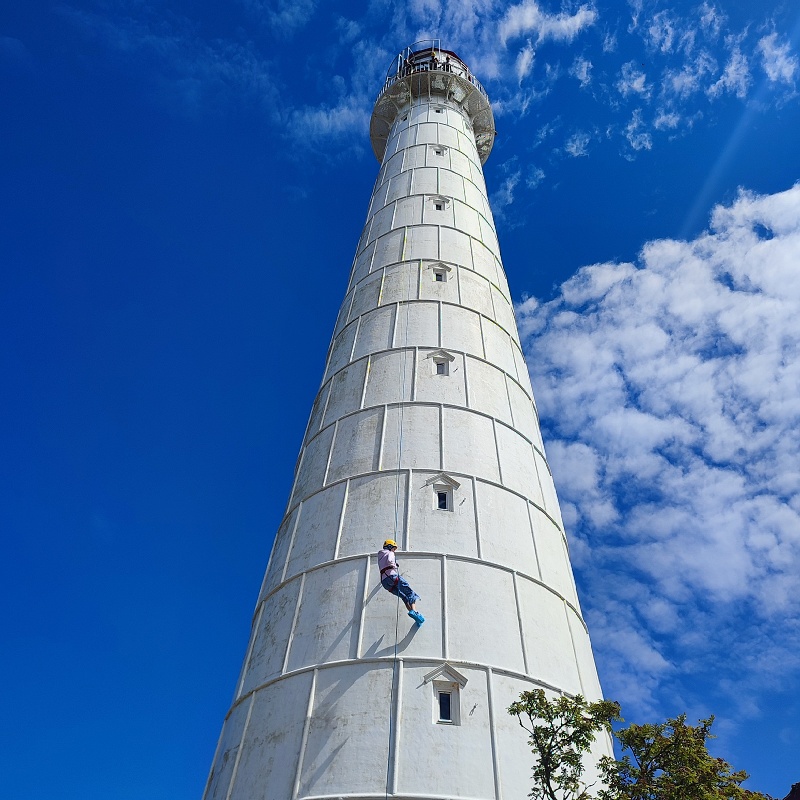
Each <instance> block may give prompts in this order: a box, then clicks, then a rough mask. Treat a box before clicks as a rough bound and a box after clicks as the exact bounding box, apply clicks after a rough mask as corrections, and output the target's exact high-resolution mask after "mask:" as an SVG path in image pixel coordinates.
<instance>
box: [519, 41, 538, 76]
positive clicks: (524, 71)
mask: <svg viewBox="0 0 800 800" xmlns="http://www.w3.org/2000/svg"><path fill="white" fill-rule="evenodd" d="M534 56H535V52H534V49H533V45H532V44H531V40H530V39H528V41H527V43H526V45H525V47H523V48H522V49H521V50H520V51H519V54H518V55H517V61H516V64H515V65H514V70H515V72H516V74H517V81H518V82H519V83H522V80H523V78H525V77H527V76H528V75H529V74H530V71H531V70H532V69H533V58H534Z"/></svg>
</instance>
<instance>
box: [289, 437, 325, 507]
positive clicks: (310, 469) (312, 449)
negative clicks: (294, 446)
mask: <svg viewBox="0 0 800 800" xmlns="http://www.w3.org/2000/svg"><path fill="white" fill-rule="evenodd" d="M332 440H333V425H331V426H330V427H328V428H326V429H325V430H323V431H322V432H321V433H319V434H317V436H315V437H314V438H313V439H312V440H311V441H310V442H309V443H308V444H307V445H306V446H305V447H304V448H303V458H302V461H301V462H300V469H299V470H298V473H297V481H296V482H295V487H294V492H293V493H292V505H294V504H295V503H297V502H298V501H299V500H302V499H303V498H305V497H308V495H310V494H311V493H312V492H315V491H317V489H321V488H322V481H323V480H324V478H325V467H326V465H327V463H328V454H329V453H330V449H331V441H332Z"/></svg>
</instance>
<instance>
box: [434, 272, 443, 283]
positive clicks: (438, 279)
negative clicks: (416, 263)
mask: <svg viewBox="0 0 800 800" xmlns="http://www.w3.org/2000/svg"><path fill="white" fill-rule="evenodd" d="M433 274H434V275H435V276H436V283H444V280H445V274H444V272H434V273H433Z"/></svg>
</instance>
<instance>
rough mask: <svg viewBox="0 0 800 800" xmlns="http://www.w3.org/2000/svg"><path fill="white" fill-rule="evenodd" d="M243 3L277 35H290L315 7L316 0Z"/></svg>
mask: <svg viewBox="0 0 800 800" xmlns="http://www.w3.org/2000/svg"><path fill="white" fill-rule="evenodd" d="M244 4H245V6H246V7H247V8H249V9H250V10H251V11H252V12H255V14H256V15H257V16H258V17H259V18H261V19H262V20H263V21H264V22H266V23H267V24H268V25H269V29H270V31H272V32H273V33H277V34H278V35H279V36H291V35H292V34H293V33H294V32H295V31H297V30H298V29H299V28H302V27H303V26H304V25H306V23H308V22H309V20H310V19H311V17H313V16H314V12H315V11H316V9H317V0H277V2H275V0H244Z"/></svg>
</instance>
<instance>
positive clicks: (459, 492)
mask: <svg viewBox="0 0 800 800" xmlns="http://www.w3.org/2000/svg"><path fill="white" fill-rule="evenodd" d="M436 475H437V473H436V472H433V471H430V472H417V471H414V473H413V475H412V485H411V486H412V488H411V514H410V522H409V525H410V528H411V531H412V538H413V546H414V549H415V550H424V551H431V552H434V553H445V554H447V555H459V556H472V557H477V555H478V539H477V534H476V529H475V503H474V500H473V497H472V481H471V480H469V479H467V478H465V477H463V476H453V477H455V478H456V480H457V481H458V482H459V486H458V488H457V489H455V488H454V489H453V494H452V500H453V507H452V509H450V510H447V511H444V510H440V509H439V508H437V505H436V490H435V486H436V485H437V484H436V483H430V481H432V480H434V479H435V478H436ZM529 538H530V537H529ZM437 616H438V613H437Z"/></svg>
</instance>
